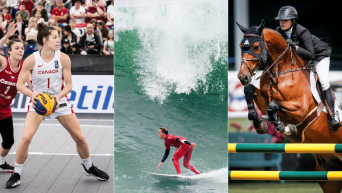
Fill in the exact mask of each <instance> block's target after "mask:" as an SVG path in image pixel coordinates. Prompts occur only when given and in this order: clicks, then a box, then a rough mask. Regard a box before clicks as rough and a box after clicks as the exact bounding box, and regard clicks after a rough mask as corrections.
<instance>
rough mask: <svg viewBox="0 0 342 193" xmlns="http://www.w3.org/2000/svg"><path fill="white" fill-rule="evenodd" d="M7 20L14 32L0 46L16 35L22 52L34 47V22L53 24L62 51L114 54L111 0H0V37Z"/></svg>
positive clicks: (2, 51) (3, 49)
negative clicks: (15, 27)
mask: <svg viewBox="0 0 342 193" xmlns="http://www.w3.org/2000/svg"><path fill="white" fill-rule="evenodd" d="M10 22H14V23H16V25H17V31H16V33H15V35H14V36H11V37H10V38H9V39H8V40H7V42H6V43H5V44H4V45H2V46H1V47H0V54H2V55H6V54H7V43H8V42H9V40H10V39H13V38H18V39H21V40H23V41H24V43H25V53H24V54H25V55H26V54H31V53H33V52H35V51H36V50H38V49H39V48H38V45H37V43H36V41H37V34H38V31H37V30H36V27H37V25H38V23H44V24H46V25H49V26H54V27H55V28H56V29H57V30H58V32H59V38H60V40H61V43H60V50H61V51H62V52H64V53H66V54H81V55H87V54H98V55H114V0H0V38H2V37H3V36H4V35H6V32H7V27H8V25H9V23H10Z"/></svg>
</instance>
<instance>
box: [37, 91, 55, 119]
mask: <svg viewBox="0 0 342 193" xmlns="http://www.w3.org/2000/svg"><path fill="white" fill-rule="evenodd" d="M37 98H38V99H35V101H36V103H37V104H35V105H34V110H35V111H36V112H37V113H38V114H40V115H43V116H49V115H51V114H52V113H53V112H55V110H56V107H57V102H56V100H55V98H54V97H53V96H51V95H50V94H47V93H43V94H39V95H38V96H37Z"/></svg>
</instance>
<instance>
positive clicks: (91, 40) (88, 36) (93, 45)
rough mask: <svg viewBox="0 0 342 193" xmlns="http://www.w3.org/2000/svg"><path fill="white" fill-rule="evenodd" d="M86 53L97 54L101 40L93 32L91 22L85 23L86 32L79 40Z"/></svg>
mask: <svg viewBox="0 0 342 193" xmlns="http://www.w3.org/2000/svg"><path fill="white" fill-rule="evenodd" d="M79 43H80V44H81V46H82V47H83V49H84V50H85V51H86V52H87V54H99V53H100V50H101V40H100V37H99V36H98V35H96V34H95V33H94V27H93V25H91V24H88V25H87V32H86V33H85V34H84V35H83V36H82V37H81V39H80V42H79Z"/></svg>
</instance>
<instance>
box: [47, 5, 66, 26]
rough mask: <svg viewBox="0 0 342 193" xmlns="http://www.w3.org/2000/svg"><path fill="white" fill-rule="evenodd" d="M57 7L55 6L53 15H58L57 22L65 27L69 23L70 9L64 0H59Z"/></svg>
mask: <svg viewBox="0 0 342 193" xmlns="http://www.w3.org/2000/svg"><path fill="white" fill-rule="evenodd" d="M56 5H57V7H55V8H53V9H52V11H51V17H54V16H56V17H57V23H58V26H59V27H60V28H62V29H63V28H64V26H66V25H68V24H67V18H68V12H69V11H68V9H67V8H65V7H63V0H57V2H56Z"/></svg>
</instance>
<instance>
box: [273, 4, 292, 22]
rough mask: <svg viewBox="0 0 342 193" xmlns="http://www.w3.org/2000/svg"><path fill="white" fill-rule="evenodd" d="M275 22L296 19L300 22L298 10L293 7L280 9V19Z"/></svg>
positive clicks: (277, 18)
mask: <svg viewBox="0 0 342 193" xmlns="http://www.w3.org/2000/svg"><path fill="white" fill-rule="evenodd" d="M274 19H275V20H288V19H296V21H297V20H298V13H297V10H296V9H295V8H294V7H292V6H284V7H282V8H280V10H279V13H278V17H276V18H274Z"/></svg>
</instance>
